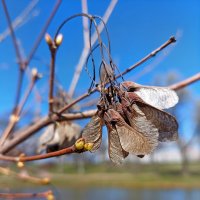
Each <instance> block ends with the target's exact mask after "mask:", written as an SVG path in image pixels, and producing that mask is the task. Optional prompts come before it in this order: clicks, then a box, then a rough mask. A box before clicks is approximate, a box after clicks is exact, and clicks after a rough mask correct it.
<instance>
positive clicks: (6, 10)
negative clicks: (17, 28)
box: [2, 0, 23, 69]
mask: <svg viewBox="0 0 200 200" xmlns="http://www.w3.org/2000/svg"><path fill="white" fill-rule="evenodd" d="M2 4H3V9H4V12H5V15H6V19H7V22H8V26H9V29H10V33H11V38H12V41H13V44H14V47H15V52H16V55H17V62H18V63H19V65H20V68H21V69H23V64H22V63H23V62H22V57H21V54H20V51H19V47H18V44H17V38H16V36H15V32H14V29H13V27H12V21H11V19H10V15H9V12H8V8H7V6H6V2H5V0H2Z"/></svg>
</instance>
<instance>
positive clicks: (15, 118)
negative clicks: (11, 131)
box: [10, 115, 19, 122]
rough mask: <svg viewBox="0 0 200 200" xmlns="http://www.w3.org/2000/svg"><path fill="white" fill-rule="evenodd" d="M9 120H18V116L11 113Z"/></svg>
mask: <svg viewBox="0 0 200 200" xmlns="http://www.w3.org/2000/svg"><path fill="white" fill-rule="evenodd" d="M10 121H12V122H17V121H19V117H18V116H16V115H11V116H10Z"/></svg>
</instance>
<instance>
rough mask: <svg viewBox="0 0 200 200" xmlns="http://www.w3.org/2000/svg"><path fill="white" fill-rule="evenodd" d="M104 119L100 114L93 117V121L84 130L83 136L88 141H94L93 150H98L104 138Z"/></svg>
mask: <svg viewBox="0 0 200 200" xmlns="http://www.w3.org/2000/svg"><path fill="white" fill-rule="evenodd" d="M102 123H103V122H102V119H101V118H100V117H99V116H98V114H96V115H94V116H93V117H92V118H91V121H90V122H89V123H88V124H87V125H86V126H85V128H84V129H83V132H82V137H83V138H84V139H85V142H86V143H94V146H93V148H92V150H91V151H96V150H97V149H98V148H99V147H100V144H101V138H102Z"/></svg>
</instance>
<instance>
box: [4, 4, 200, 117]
mask: <svg viewBox="0 0 200 200" xmlns="http://www.w3.org/2000/svg"><path fill="white" fill-rule="evenodd" d="M55 2H56V1H53V0H49V1H40V2H39V3H38V4H37V6H36V8H35V10H36V11H37V12H38V15H37V16H36V17H34V18H33V19H31V20H29V21H28V22H27V23H25V24H24V25H23V26H22V27H20V28H19V29H18V30H17V31H16V34H17V38H18V39H19V41H20V43H21V44H22V47H23V49H24V52H25V55H27V54H28V53H29V52H30V49H31V47H32V45H33V43H34V41H35V39H36V37H37V35H38V33H39V32H40V30H41V28H42V26H43V24H44V23H45V20H46V19H47V18H48V16H49V14H50V12H51V10H52V8H53V5H54V4H55ZM109 2H110V1H108V0H102V1H99V0H88V7H89V13H91V14H95V15H100V16H102V15H103V14H104V12H105V10H106V8H107V6H108V4H109ZM6 3H7V6H8V9H9V12H10V15H11V18H12V19H15V17H17V16H18V15H19V14H20V13H21V12H22V10H23V9H24V8H25V7H26V6H27V4H28V3H29V1H26V0H20V1H11V0H6ZM199 8H200V1H198V0H163V1H161V0H126V1H123V0H119V1H118V3H117V5H116V7H115V9H114V11H113V13H112V15H111V17H110V19H109V21H108V30H109V33H110V38H111V48H112V57H113V59H114V61H115V63H116V64H117V65H118V66H119V68H120V70H121V71H123V70H124V69H125V68H127V67H129V66H131V65H132V64H134V63H135V62H137V61H138V60H139V59H141V58H142V57H143V56H145V55H146V54H148V53H150V52H151V51H152V50H154V49H155V48H157V47H158V46H160V45H161V44H162V43H164V42H165V41H166V40H167V39H169V37H170V36H172V35H175V36H177V40H178V41H177V43H176V44H175V45H173V46H171V47H169V48H167V49H166V50H165V51H163V52H162V53H160V54H159V55H158V56H156V57H155V58H153V59H152V60H150V61H148V62H147V63H145V64H143V65H142V66H141V67H139V68H138V69H137V70H135V71H132V72H131V73H129V74H128V75H127V76H126V77H125V78H126V79H129V78H131V79H132V80H134V77H137V74H138V73H140V72H142V71H143V70H144V69H145V68H146V67H149V65H150V67H153V68H154V69H153V70H152V71H150V72H149V73H148V74H146V75H144V76H142V77H141V78H140V79H139V80H138V81H139V83H141V84H151V83H152V82H153V80H154V78H155V77H157V76H159V75H162V76H164V75H165V74H167V73H168V72H170V71H175V72H177V73H178V74H179V75H180V79H184V78H186V77H189V76H191V75H193V74H195V73H197V72H199V71H200V12H199ZM80 12H81V1H78V0H77V1H74V0H65V1H63V3H62V5H61V7H60V8H59V10H58V13H57V14H56V16H55V18H54V20H53V21H52V23H51V25H50V27H49V29H48V32H49V33H50V34H51V35H53V34H54V33H55V31H56V28H57V27H58V25H59V24H60V23H61V22H62V21H63V20H64V19H65V18H66V17H69V16H70V15H73V14H76V13H80ZM0 19H1V21H0V34H1V33H2V32H3V31H4V30H5V29H6V28H7V23H6V19H5V15H4V12H3V9H2V4H0ZM81 22H82V21H81V19H76V20H74V21H71V22H70V23H69V24H68V25H67V26H66V27H65V28H64V29H63V31H62V33H63V34H64V42H63V45H62V47H61V48H60V49H59V53H58V58H57V69H56V73H57V76H58V78H59V80H60V81H61V82H62V84H63V87H64V88H66V89H68V87H69V83H70V81H71V77H72V74H73V72H74V66H75V65H76V64H77V62H78V58H79V55H80V52H81V50H82V47H83V40H82V39H83V38H82V29H81ZM36 56H37V57H40V58H42V59H44V60H45V61H46V62H49V51H48V48H47V45H46V44H45V42H44V41H43V42H42V43H41V45H40V47H39V49H38V51H37V52H36ZM34 66H37V68H38V70H39V71H40V72H42V73H43V74H44V79H43V80H41V81H40V82H39V83H38V88H39V89H40V90H42V91H43V93H44V90H45V89H46V88H47V84H48V82H47V76H48V70H47V67H46V66H44V64H42V63H41V62H37V61H32V62H31V63H30V67H34ZM16 83H17V65H16V56H15V52H14V49H13V44H12V42H11V38H10V37H7V38H6V39H5V40H4V41H3V42H1V43H0V91H1V97H0V113H1V116H2V114H3V113H4V112H6V111H8V110H10V109H11V108H12V105H13V100H14V96H15V90H16ZM26 86H27V83H26V82H25V84H24V87H26ZM88 86H89V80H88V77H87V75H86V73H85V72H83V73H82V76H81V79H80V81H79V84H78V87H77V90H76V94H77V95H78V94H82V93H83V92H84V91H85V90H86V89H87V88H88ZM190 88H191V90H192V92H193V95H194V96H195V97H198V98H199V97H200V95H199V91H200V82H198V83H195V84H194V85H192V86H190ZM43 97H44V99H43V100H44V103H43V109H45V108H46V106H45V105H47V99H46V96H43ZM31 106H32V105H31Z"/></svg>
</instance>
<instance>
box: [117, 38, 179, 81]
mask: <svg viewBox="0 0 200 200" xmlns="http://www.w3.org/2000/svg"><path fill="white" fill-rule="evenodd" d="M174 42H176V39H175V37H171V38H170V39H169V40H168V41H167V42H165V43H164V44H162V45H161V46H160V47H158V48H157V49H156V50H154V51H152V52H151V53H150V54H148V55H146V56H145V57H144V58H142V59H141V60H140V61H139V62H137V63H135V64H134V65H132V66H131V67H129V68H128V69H126V70H125V71H124V72H122V73H121V74H119V75H117V76H116V78H119V77H120V76H121V75H122V76H123V75H125V74H127V73H128V72H129V71H131V70H133V69H135V68H136V67H138V66H140V65H141V64H143V63H144V62H146V61H147V60H149V59H150V58H152V57H154V56H156V54H157V53H158V52H160V51H161V50H163V49H164V48H166V47H167V46H169V45H170V44H172V43H174Z"/></svg>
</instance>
